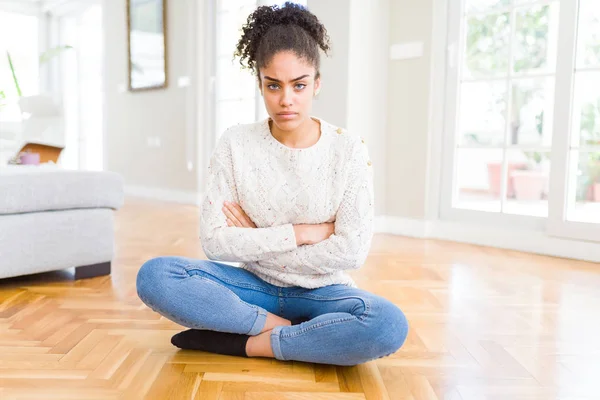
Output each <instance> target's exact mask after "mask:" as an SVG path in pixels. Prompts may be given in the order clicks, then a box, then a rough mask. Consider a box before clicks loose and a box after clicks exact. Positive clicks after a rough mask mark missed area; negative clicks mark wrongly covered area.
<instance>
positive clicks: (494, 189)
mask: <svg viewBox="0 0 600 400" xmlns="http://www.w3.org/2000/svg"><path fill="white" fill-rule="evenodd" d="M526 166H527V164H525V163H509V164H508V182H507V183H506V184H507V187H506V197H507V198H512V197H514V196H515V185H514V182H513V178H512V172H513V171H515V170H518V169H521V168H524V167H526ZM487 167H488V180H489V185H490V193H491V194H492V195H494V196H495V197H500V193H501V191H502V163H501V162H491V163H488V165H487Z"/></svg>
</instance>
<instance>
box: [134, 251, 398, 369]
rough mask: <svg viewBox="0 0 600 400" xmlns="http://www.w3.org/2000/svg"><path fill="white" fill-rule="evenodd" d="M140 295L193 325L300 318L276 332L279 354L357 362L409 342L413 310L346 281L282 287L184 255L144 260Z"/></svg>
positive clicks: (227, 328)
mask: <svg viewBox="0 0 600 400" xmlns="http://www.w3.org/2000/svg"><path fill="white" fill-rule="evenodd" d="M137 292H138V295H139V297H140V299H141V300H142V301H143V302H144V303H145V304H146V305H148V307H150V308H151V309H153V310H154V311H156V312H158V313H160V314H161V315H163V316H165V317H166V318H168V319H170V320H172V321H174V322H176V323H178V324H180V325H183V326H186V327H189V328H195V329H208V330H213V331H220V332H232V333H240V334H246V335H257V334H259V333H260V332H261V331H262V329H263V328H264V325H265V320H266V315H267V312H270V313H272V314H276V315H278V316H280V317H283V318H285V319H288V320H290V321H292V324H295V325H292V326H278V327H275V328H274V329H273V330H272V331H271V347H272V349H273V354H274V355H275V358H277V359H278V360H297V361H305V362H312V363H321V364H332V365H357V364H361V363H364V362H366V361H369V360H373V359H377V358H381V357H385V356H388V355H390V354H392V353H394V352H396V351H397V350H398V349H399V348H400V347H401V346H402V344H403V343H404V341H405V339H406V336H407V333H408V323H407V321H406V317H405V316H404V314H403V313H402V311H400V309H399V308H398V307H396V306H395V305H394V304H392V303H391V302H390V301H388V300H386V299H385V298H383V297H380V296H377V295H375V294H372V293H369V292H366V291H364V290H360V289H357V288H353V287H350V286H345V285H330V286H325V287H321V288H317V289H305V288H302V287H289V288H285V287H278V286H274V285H271V284H269V283H267V282H265V281H263V280H262V279H260V278H258V277H257V276H255V275H254V274H252V273H251V272H249V271H246V270H244V269H241V268H236V267H233V266H230V265H228V264H224V263H219V262H215V261H208V260H195V259H189V258H183V257H159V258H155V259H152V260H149V261H147V262H146V263H144V265H143V266H142V268H141V269H140V271H139V272H138V276H137Z"/></svg>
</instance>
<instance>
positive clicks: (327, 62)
mask: <svg viewBox="0 0 600 400" xmlns="http://www.w3.org/2000/svg"><path fill="white" fill-rule="evenodd" d="M349 5H350V1H348V0H308V2H307V6H308V9H309V10H310V11H311V12H312V13H313V14H315V15H316V16H317V17H318V18H319V20H320V21H321V22H322V23H323V24H324V25H325V27H326V29H327V33H328V34H329V38H330V39H331V54H330V56H329V57H326V56H324V55H323V54H322V55H321V82H322V88H321V91H320V93H319V96H318V97H317V99H316V100H315V101H314V103H313V112H312V114H313V115H314V116H316V117H319V118H323V119H325V120H326V121H327V122H330V123H332V124H334V125H338V126H343V127H347V126H348V104H347V98H348V70H349V64H348V61H349V60H348V52H349V46H350V42H349V41H348V36H349V33H350V32H349V26H350V6H349Z"/></svg>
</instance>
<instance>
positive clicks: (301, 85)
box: [296, 83, 306, 90]
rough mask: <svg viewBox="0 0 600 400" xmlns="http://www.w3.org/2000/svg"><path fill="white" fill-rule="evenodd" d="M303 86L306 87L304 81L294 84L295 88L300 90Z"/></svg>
mask: <svg viewBox="0 0 600 400" xmlns="http://www.w3.org/2000/svg"><path fill="white" fill-rule="evenodd" d="M305 87H306V85H305V84H304V83H299V84H297V85H296V89H298V90H302V89H304V88H305Z"/></svg>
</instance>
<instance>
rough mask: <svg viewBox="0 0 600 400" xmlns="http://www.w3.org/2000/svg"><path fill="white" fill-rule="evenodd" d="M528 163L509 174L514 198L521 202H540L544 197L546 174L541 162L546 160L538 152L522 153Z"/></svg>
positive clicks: (544, 156)
mask: <svg viewBox="0 0 600 400" xmlns="http://www.w3.org/2000/svg"><path fill="white" fill-rule="evenodd" d="M523 154H524V155H525V156H526V157H527V159H528V162H527V164H526V166H525V167H523V168H521V169H515V170H514V171H512V172H511V176H512V179H513V185H514V190H515V198H516V199H517V200H523V201H537V200H542V199H543V198H544V197H545V195H546V182H547V180H548V179H547V176H548V174H547V172H546V171H544V169H543V168H542V162H543V161H544V160H545V159H546V158H547V157H546V155H545V154H543V153H539V152H523Z"/></svg>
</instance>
